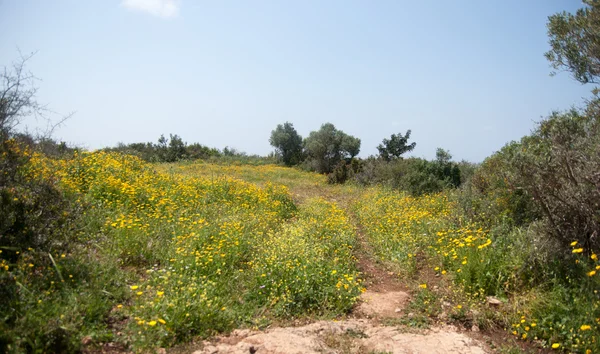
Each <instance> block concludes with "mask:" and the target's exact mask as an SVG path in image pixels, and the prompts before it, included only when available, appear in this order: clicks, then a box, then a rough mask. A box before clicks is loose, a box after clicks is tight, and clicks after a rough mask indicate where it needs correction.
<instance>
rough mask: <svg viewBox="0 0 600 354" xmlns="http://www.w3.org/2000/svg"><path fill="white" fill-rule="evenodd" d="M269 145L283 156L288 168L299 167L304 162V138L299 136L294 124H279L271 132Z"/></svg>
mask: <svg viewBox="0 0 600 354" xmlns="http://www.w3.org/2000/svg"><path fill="white" fill-rule="evenodd" d="M269 143H270V144H271V145H272V146H273V147H274V148H275V150H276V151H277V153H278V154H279V155H281V158H282V160H283V163H284V164H286V166H293V165H297V164H299V163H300V162H302V157H303V154H302V137H301V136H300V135H299V134H298V132H297V131H296V129H294V126H293V125H292V123H289V122H285V123H283V124H278V125H277V128H275V130H273V131H272V132H271V138H269Z"/></svg>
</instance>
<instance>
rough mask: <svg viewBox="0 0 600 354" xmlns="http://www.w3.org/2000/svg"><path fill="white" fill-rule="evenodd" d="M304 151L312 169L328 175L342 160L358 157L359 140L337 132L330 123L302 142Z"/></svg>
mask: <svg viewBox="0 0 600 354" xmlns="http://www.w3.org/2000/svg"><path fill="white" fill-rule="evenodd" d="M304 149H305V152H306V154H307V155H308V159H309V165H310V167H311V168H312V169H314V170H316V171H318V172H321V173H330V172H331V171H332V170H333V168H334V167H335V166H336V165H337V164H338V163H339V162H340V161H342V160H343V159H351V158H353V157H355V156H356V155H358V153H359V152H360V139H358V138H356V137H353V136H351V135H348V134H346V133H344V132H343V131H341V130H337V129H336V127H335V126H334V125H333V124H331V123H325V124H323V125H322V126H321V129H319V130H317V131H313V132H311V133H310V134H309V136H308V137H307V138H306V139H305V140H304Z"/></svg>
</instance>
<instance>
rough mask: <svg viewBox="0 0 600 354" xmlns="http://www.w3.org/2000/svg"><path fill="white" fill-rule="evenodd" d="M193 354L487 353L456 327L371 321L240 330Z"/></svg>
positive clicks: (331, 322) (479, 343)
mask: <svg viewBox="0 0 600 354" xmlns="http://www.w3.org/2000/svg"><path fill="white" fill-rule="evenodd" d="M203 344H204V347H203V348H202V349H199V350H197V351H195V352H193V354H221V353H232V354H242V353H243V354H247V353H257V354H263V353H264V354H284V353H285V354H294V353H298V354H300V353H305V354H318V353H357V354H362V353H414V354H417V353H424V354H425V353H471V354H477V353H487V352H488V351H487V349H486V347H485V344H483V343H482V342H480V341H478V340H475V339H472V338H470V337H468V336H466V335H465V334H463V333H460V332H458V331H457V330H456V329H455V328H452V327H443V328H434V329H430V330H427V331H423V332H422V333H407V332H404V331H403V330H402V329H400V328H396V327H389V326H379V325H375V324H373V322H372V321H370V320H367V319H351V320H346V321H319V322H315V323H312V324H309V325H306V326H302V327H285V328H273V329H270V330H267V331H265V332H257V331H249V330H236V331H234V332H233V333H232V334H231V335H230V336H228V337H221V338H215V339H213V340H212V341H207V342H204V343H203Z"/></svg>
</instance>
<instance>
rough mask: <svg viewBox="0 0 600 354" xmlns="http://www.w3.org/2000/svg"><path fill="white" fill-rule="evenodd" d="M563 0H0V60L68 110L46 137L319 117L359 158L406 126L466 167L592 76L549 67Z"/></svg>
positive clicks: (202, 132)
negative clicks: (21, 56)
mask: <svg viewBox="0 0 600 354" xmlns="http://www.w3.org/2000/svg"><path fill="white" fill-rule="evenodd" d="M581 6H582V4H581V2H579V1H573V0H509V1H484V0H481V1H461V0H453V1H444V0H440V1H403V0H393V1H383V0H375V1H366V0H362V1H348V0H339V1H338V0H325V1H323V0H302V1H291V0H290V1H288V0H280V1H263V0H256V1H245V0H239V1H228V0H218V1H216V0H215V1H201V0H180V1H177V0H123V1H122V0H53V1H50V0H0V66H3V65H7V64H9V63H10V62H11V60H13V59H15V58H17V56H18V54H17V48H20V50H21V51H22V52H31V51H37V54H36V55H35V57H34V58H33V59H32V61H31V62H30V65H29V69H30V70H31V71H32V72H33V73H34V74H35V75H36V76H38V77H40V78H41V79H42V80H43V81H41V82H39V85H38V86H39V88H40V90H39V95H38V99H39V101H40V102H42V103H48V104H49V107H50V108H51V109H53V110H54V111H57V112H60V113H64V114H66V113H69V112H71V111H76V114H75V115H74V116H73V117H72V118H71V119H70V120H69V121H68V122H67V123H66V125H65V126H63V127H61V128H60V129H59V130H57V131H56V132H55V135H56V137H57V138H60V139H63V140H66V141H68V142H70V143H73V144H77V145H80V146H85V147H87V148H90V149H95V148H100V147H104V146H111V145H115V144H117V143H118V142H125V143H131V142H139V141H156V140H157V139H158V137H159V136H160V134H161V133H164V134H165V135H168V134H169V133H174V134H179V135H180V136H181V137H182V138H183V139H184V140H185V141H187V142H200V143H202V144H204V145H208V146H211V147H217V148H223V147H225V146H230V147H234V148H236V149H239V150H242V151H246V152H247V153H250V154H267V153H269V152H270V151H271V150H272V148H271V146H270V145H269V143H268V139H269V136H270V132H271V130H273V129H274V128H275V126H276V125H277V124H278V123H283V122H285V121H289V122H292V123H293V124H294V126H295V127H296V129H297V130H298V132H299V133H300V134H301V135H303V136H307V135H308V133H309V132H310V131H312V130H316V129H318V128H319V127H320V126H321V124H323V123H325V122H331V123H333V124H335V126H336V127H337V128H338V129H340V130H343V131H344V132H346V133H348V134H351V135H354V136H356V137H358V138H360V139H361V140H362V147H361V154H360V156H363V157H366V156H368V155H371V154H375V153H376V146H377V145H378V144H379V143H380V142H381V140H382V139H383V138H385V137H389V136H390V135H391V134H392V133H398V132H404V131H406V130H407V129H411V130H412V132H413V134H412V138H413V141H416V142H417V147H416V149H415V151H414V152H413V155H414V156H420V157H426V158H432V157H433V156H434V155H435V149H436V147H442V148H445V149H448V150H450V152H451V153H452V154H453V155H454V158H455V159H456V160H461V159H466V160H469V161H474V162H478V161H481V160H483V159H484V158H485V157H486V156H488V155H490V154H491V153H492V152H494V151H496V150H498V149H500V148H501V147H502V146H503V145H504V144H505V143H506V142H508V141H510V140H517V139H519V138H520V137H522V136H523V135H525V134H527V133H528V132H530V131H531V129H532V128H533V126H534V122H535V121H539V120H540V118H541V117H543V116H546V115H548V114H549V113H550V112H551V111H552V110H564V109H568V108H570V107H571V106H572V105H578V106H580V105H582V103H583V99H584V98H585V97H589V96H590V93H589V92H590V90H591V87H589V86H582V85H580V84H579V83H577V82H575V81H574V80H572V79H571V78H570V76H569V75H568V74H566V73H560V74H558V75H557V76H556V77H550V75H549V74H550V72H551V68H550V66H549V64H548V62H547V61H546V59H545V58H544V55H543V54H544V52H546V51H547V50H548V48H549V47H548V44H547V43H548V37H547V34H546V21H547V17H548V16H549V15H551V14H553V13H556V12H559V11H564V10H566V11H574V10H575V9H577V8H579V7H581Z"/></svg>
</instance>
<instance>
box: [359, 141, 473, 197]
mask: <svg viewBox="0 0 600 354" xmlns="http://www.w3.org/2000/svg"><path fill="white" fill-rule="evenodd" d="M451 158H452V156H451V155H450V154H449V153H448V152H447V151H445V150H442V149H438V150H437V157H436V159H435V160H433V161H427V160H425V159H421V158H414V157H413V158H408V159H394V160H390V161H386V160H384V159H374V158H370V159H367V160H365V161H364V162H363V163H362V165H361V166H360V168H359V169H357V170H355V174H354V179H355V180H356V181H357V182H358V183H359V184H362V185H372V184H383V185H387V186H390V187H392V188H394V189H400V190H403V191H407V192H409V193H410V194H412V195H422V194H426V193H436V192H440V191H442V190H444V189H448V188H455V187H458V186H459V185H460V184H461V172H460V168H459V165H458V164H457V163H455V162H452V161H451Z"/></svg>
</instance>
